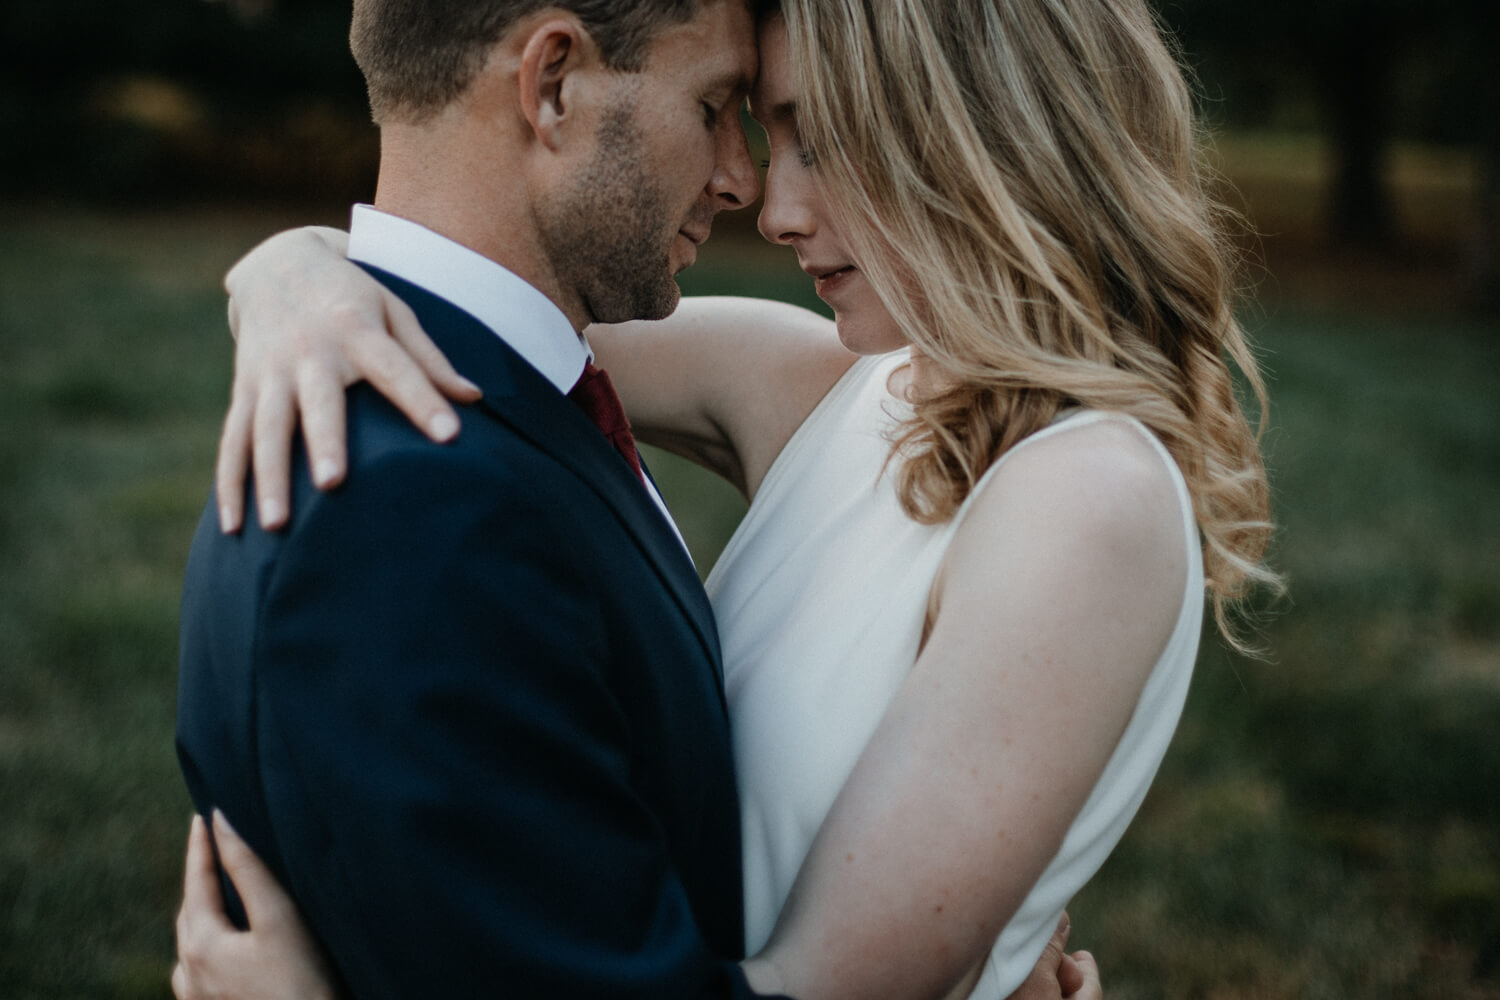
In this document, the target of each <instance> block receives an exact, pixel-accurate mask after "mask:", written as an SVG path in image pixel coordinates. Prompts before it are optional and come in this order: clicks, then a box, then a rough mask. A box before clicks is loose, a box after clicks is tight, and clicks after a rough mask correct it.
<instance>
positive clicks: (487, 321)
mask: <svg viewBox="0 0 1500 1000" xmlns="http://www.w3.org/2000/svg"><path fill="white" fill-rule="evenodd" d="M349 259H350V260H355V261H359V262H361V263H364V264H369V265H370V266H371V267H378V268H380V269H381V270H382V271H387V272H389V273H391V274H394V275H396V276H397V277H398V278H402V279H404V280H406V281H410V282H411V283H412V284H414V285H417V286H419V287H421V288H424V289H426V290H427V291H429V292H431V293H432V294H434V295H436V296H438V297H439V298H442V299H446V300H447V301H449V302H451V303H453V304H454V305H455V306H457V307H458V308H460V309H462V310H463V311H464V312H466V313H468V314H469V315H470V316H473V317H474V318H475V319H477V320H479V322H481V323H483V324H484V325H485V326H487V327H489V329H490V330H492V331H493V332H494V333H495V335H496V336H497V337H499V338H500V339H501V340H503V341H505V343H507V344H509V345H510V347H511V349H512V350H514V351H515V352H516V353H517V354H519V355H520V356H521V357H522V358H523V359H524V360H525V361H526V363H527V364H529V365H531V367H533V368H535V369H536V370H537V371H538V372H540V373H541V374H542V377H543V378H545V379H546V380H547V381H548V382H551V383H552V384H553V385H554V386H555V387H556V388H557V391H558V392H560V393H562V394H563V395H565V396H566V395H567V394H568V393H569V392H571V391H572V389H573V386H574V385H576V384H577V383H578V378H579V376H581V375H582V374H583V366H584V365H585V364H587V363H588V362H589V360H590V359H592V358H593V351H592V350H590V349H589V344H588V341H587V340H586V339H585V338H584V336H583V334H582V333H579V332H578V331H577V330H574V329H573V324H572V323H571V322H570V321H569V320H568V317H567V316H565V315H564V314H563V311H562V310H561V309H559V308H558V307H557V304H556V303H555V302H553V301H552V300H551V299H549V298H547V296H545V295H543V294H542V293H541V292H540V291H538V290H537V289H536V288H534V287H532V286H531V285H529V284H527V283H526V281H524V280H523V279H522V278H520V277H519V276H518V275H516V274H515V273H514V272H512V271H509V270H507V269H506V268H504V267H502V266H501V265H499V264H497V263H495V262H494V261H492V260H490V259H489V258H488V257H485V256H484V255H483V254H479V253H476V252H475V251H473V250H470V249H469V248H468V247H466V246H463V245H461V244H459V243H455V242H454V241H453V240H450V239H448V238H447V237H446V236H440V235H438V234H437V233H435V232H433V231H432V230H431V229H428V228H427V227H425V226H421V225H418V224H417V223H415V222H412V221H410V220H408V219H402V218H398V217H397V216H394V215H390V214H388V213H386V212H382V211H380V210H379V209H377V208H375V207H374V206H372V205H355V206H354V213H353V216H352V218H351V219H350V222H349ZM646 489H647V492H648V493H650V495H651V499H652V500H654V501H656V506H657V508H658V509H660V510H661V514H662V517H665V518H666V519H667V523H668V524H669V525H671V526H672V530H673V532H675V533H676V534H677V540H678V541H679V542H681V541H682V532H681V531H679V530H678V528H677V523H676V522H675V521H673V520H672V515H671V513H670V512H669V511H668V510H667V505H666V503H665V502H664V501H663V500H662V498H661V494H660V493H658V492H657V490H656V486H655V485H654V484H653V483H651V482H650V480H649V479H648V480H647V481H646ZM686 548H687V543H686V542H683V549H684V550H686Z"/></svg>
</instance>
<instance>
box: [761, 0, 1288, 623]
mask: <svg viewBox="0 0 1500 1000" xmlns="http://www.w3.org/2000/svg"><path fill="white" fill-rule="evenodd" d="M781 6H782V16H783V18H784V20H785V23H786V26H787V30H788V34H789V40H790V46H791V54H792V59H793V64H794V65H795V66H796V67H797V70H798V72H799V74H800V83H801V89H800V91H799V95H800V96H799V114H798V119H799V125H800V128H801V132H802V140H803V142H804V144H805V146H806V148H807V150H808V152H809V153H810V154H811V156H812V157H813V158H814V160H815V161H816V163H817V165H818V170H819V172H820V179H821V182H822V183H823V185H824V187H825V191H826V193H827V196H828V199H829V202H830V204H831V205H832V206H833V209H834V211H835V213H836V215H837V217H838V219H839V221H840V223H841V224H842V232H843V234H844V236H845V238H846V239H847V240H848V242H849V244H850V249H851V251H852V252H853V254H854V257H855V259H856V260H858V261H859V263H860V267H861V268H862V269H863V270H865V271H866V272H867V273H868V274H869V275H870V277H871V279H872V284H873V285H874V286H875V287H876V288H877V289H879V290H881V293H880V294H881V298H882V299H883V301H884V302H885V305H886V306H887V308H888V309H889V310H890V312H891V313H892V315H893V316H894V317H895V319H896V321H897V322H898V323H899V324H900V326H901V328H902V330H903V332H904V333H905V334H906V336H907V337H908V338H909V339H910V341H911V343H912V344H913V345H914V346H915V347H916V348H917V349H919V350H921V351H922V352H923V353H924V354H925V355H927V356H928V357H929V358H930V359H931V360H932V361H933V363H935V364H936V365H937V366H939V367H940V369H941V370H942V371H944V372H945V373H946V374H948V375H949V376H951V378H952V383H953V385H954V386H956V387H955V388H951V389H948V390H946V391H943V392H942V393H940V394H938V395H936V396H934V397H932V398H928V399H922V400H918V401H917V403H916V406H915V415H914V417H913V418H912V420H911V421H910V423H909V424H908V425H907V426H906V427H905V428H904V429H903V432H902V433H901V434H900V436H899V437H898V439H897V440H896V442H895V449H894V451H893V455H896V456H899V457H900V459H901V460H900V463H899V470H898V479H897V483H898V487H899V491H900V496H901V502H902V504H903V506H904V507H905V509H906V511H907V513H908V514H909V515H910V516H911V517H913V518H915V519H916V520H918V521H922V522H925V523H936V522H940V521H945V520H947V519H949V518H951V517H952V516H953V514H954V513H955V512H956V511H957V509H958V507H959V505H960V504H962V503H963V501H964V498H965V497H967V496H968V494H969V492H970V491H971V490H972V489H973V487H974V484H975V482H976V481H977V480H978V479H979V477H980V476H981V475H983V473H984V471H985V469H986V468H988V467H989V466H990V464H991V463H992V462H993V461H994V460H995V458H996V457H997V456H998V455H1000V454H1001V453H1003V452H1004V451H1005V450H1006V449H1008V448H1010V447H1011V446H1013V445H1014V444H1016V442H1018V441H1020V440H1021V439H1023V438H1025V437H1026V436H1027V435H1029V434H1031V433H1033V432H1035V431H1037V430H1039V429H1041V428H1042V427H1044V426H1046V425H1047V423H1048V422H1049V421H1051V420H1052V419H1053V418H1054V417H1055V416H1056V415H1057V414H1058V412H1059V411H1060V410H1061V409H1063V408H1064V407H1067V406H1086V407H1090V408H1095V409H1100V410H1111V411H1116V412H1120V413H1126V414H1130V415H1131V416H1134V417H1136V418H1138V419H1139V420H1140V421H1141V422H1142V423H1144V424H1145V425H1146V426H1147V427H1149V428H1150V429H1151V430H1152V431H1153V432H1154V433H1155V434H1156V435H1157V436H1158V437H1159V438H1160V439H1161V441H1162V442H1163V443H1164V444H1165V445H1166V447H1167V449H1168V450H1169V451H1170V452H1171V454H1172V456H1173V458H1174V459H1175V460H1176V462H1177V464H1178V466H1179V467H1180V468H1181V470H1182V473H1183V476H1184V477H1185V479H1186V480H1187V485H1188V489H1189V491H1190V492H1191V495H1192V498H1193V508H1194V513H1195V515H1196V517H1197V522H1198V526H1199V530H1200V532H1201V534H1202V540H1203V556H1204V571H1205V576H1206V582H1207V588H1208V592H1209V596H1210V597H1211V600H1212V604H1213V608H1214V615H1215V619H1216V621H1217V622H1218V624H1219V627H1220V630H1221V632H1222V634H1223V635H1224V636H1225V637H1226V639H1227V640H1228V641H1229V642H1230V643H1231V644H1233V645H1235V646H1236V647H1237V648H1240V649H1245V645H1244V640H1243V637H1242V636H1241V635H1240V633H1239V631H1238V630H1237V629H1236V627H1235V625H1234V622H1233V620H1232V615H1231V613H1230V612H1231V611H1232V609H1233V606H1234V605H1235V604H1236V603H1237V600H1238V599H1239V598H1241V597H1243V596H1244V595H1245V594H1246V592H1247V591H1248V590H1249V589H1250V588H1251V587H1252V586H1253V585H1254V584H1255V583H1257V582H1262V583H1268V584H1272V585H1275V584H1277V583H1278V580H1277V577H1276V575H1275V574H1274V573H1273V572H1271V571H1270V570H1269V569H1268V568H1267V567H1266V566H1265V565H1264V563H1263V559H1264V556H1265V552H1266V547H1267V545H1268V543H1269V540H1270V536H1271V531H1272V526H1271V521H1270V510H1269V508H1270V498H1269V489H1268V486H1267V482H1266V474H1265V468H1264V466H1263V464H1262V460H1261V454H1260V447H1259V438H1260V433H1261V431H1262V430H1263V429H1264V424H1265V413H1266V395H1265V389H1264V385H1263V383H1262V381H1261V378H1260V375H1259V372H1258V370H1257V365H1256V362H1255V358H1254V356H1253V354H1252V353H1251V350H1250V348H1249V345H1248V344H1247V342H1246V339H1245V336H1244V333H1243V331H1242V330H1241V328H1240V326H1239V324H1238V322H1237V321H1236V320H1235V317H1234V315H1233V311H1232V305H1233V299H1234V297H1235V291H1236V289H1235V285H1234V282H1235V273H1236V266H1235V265H1236V263H1237V254H1236V252H1235V250H1234V247H1233V244H1232V243H1231V241H1230V239H1229V237H1228V235H1227V228H1228V227H1227V222H1228V216H1227V214H1226V213H1225V212H1224V211H1223V210H1222V209H1221V208H1219V207H1218V206H1217V205H1216V204H1215V203H1214V201H1213V200H1212V199H1211V198H1210V197H1209V195H1208V193H1207V191H1206V184H1205V178H1204V175H1203V172H1202V170H1201V168H1200V165H1199V161H1198V156H1197V151H1196V148H1195V147H1196V132H1195V126H1194V119H1193V107H1192V98H1191V94H1190V92H1189V90H1188V86H1187V84H1186V82H1185V81H1184V78H1183V74H1182V71H1181V69H1180V67H1179V66H1178V63H1177V61H1176V59H1175V58H1174V57H1173V54H1172V52H1171V51H1169V49H1168V46H1167V44H1166V43H1165V41H1164V38H1163V35H1162V32H1161V31H1160V30H1159V29H1158V26H1157V24H1156V23H1155V21H1154V20H1153V18H1152V16H1151V14H1150V12H1149V10H1148V9H1147V7H1146V4H1145V3H1144V0H783V3H782V5H781ZM1230 359H1232V360H1233V362H1234V364H1235V365H1236V366H1237V367H1238V368H1239V369H1240V372H1241V373H1242V375H1243V377H1244V380H1245V383H1246V384H1247V385H1248V386H1249V388H1250V390H1251V391H1252V392H1253V394H1254V395H1255V397H1256V399H1257V401H1258V403H1259V412H1260V420H1259V426H1258V427H1257V428H1256V429H1254V430H1252V428H1251V426H1250V424H1249V422H1248V420H1247V419H1246V416H1245V412H1244V410H1243V408H1242V407H1241V404H1240V401H1239V399H1238V398H1237V396H1236V392H1235V387H1234V381H1233V377H1232V375H1231V372H1230V368H1229V364H1228V362H1229V360H1230Z"/></svg>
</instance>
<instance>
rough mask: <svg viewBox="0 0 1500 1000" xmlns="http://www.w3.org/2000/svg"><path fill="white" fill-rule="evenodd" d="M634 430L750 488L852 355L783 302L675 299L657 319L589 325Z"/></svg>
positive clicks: (823, 323) (809, 315) (824, 325)
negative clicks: (672, 308) (676, 302)
mask: <svg viewBox="0 0 1500 1000" xmlns="http://www.w3.org/2000/svg"><path fill="white" fill-rule="evenodd" d="M588 337H589V342H590V344H591V345H592V346H593V348H594V351H595V354H596V356H597V357H598V359H599V363H600V365H601V366H602V367H604V368H606V369H608V370H609V372H610V376H611V378H612V379H613V381H614V383H615V386H616V388H617V389H618V391H619V393H620V398H621V399H622V400H623V401H624V404H625V409H626V410H627V412H628V413H629V414H630V420H631V424H632V426H633V427H634V428H635V432H636V435H637V436H638V437H639V438H640V439H641V440H643V441H646V442H648V443H650V444H654V445H657V446H659V447H662V448H666V449H667V450H669V451H673V452H676V453H677V454H680V455H683V456H685V457H687V458H690V459H692V460H693V461H695V462H698V463H699V464H700V465H704V466H706V467H708V468H709V469H711V470H713V471H715V472H717V473H719V474H720V475H722V476H724V477H725V478H726V479H728V480H730V482H732V483H734V484H735V485H736V486H738V487H739V488H740V489H741V491H742V492H744V493H746V495H752V494H753V493H754V491H755V488H756V487H757V486H758V485H759V483H760V480H761V477H763V476H764V475H765V472H766V470H767V469H768V468H769V467H770V464H771V462H772V461H773V460H774V459H775V457H776V455H777V454H778V453H779V452H780V451H781V448H782V446H783V445H785V444H786V442H787V440H788V439H789V438H790V437H791V436H792V433H793V432H794V431H795V430H796V429H797V427H798V426H799V425H800V424H801V423H802V421H803V420H804V419H805V418H806V417H807V415H808V413H810V412H811V411H812V409H813V407H815V406H816V405H817V404H818V401H819V400H821V399H822V398H823V396H824V394H825V393H827V391H828V389H829V388H830V387H831V386H832V385H833V383H834V382H836V381H837V380H838V378H839V376H840V375H842V374H843V373H844V372H845V371H847V370H848V368H849V366H850V365H851V364H853V362H854V355H852V354H850V353H849V352H848V351H847V350H845V349H844V347H843V345H842V344H840V343H839V340H838V335H837V333H836V332H835V330H834V326H833V322H832V321H831V320H828V319H825V318H823V317H822V316H819V315H817V314H816V313H813V312H810V311H808V310H806V309H802V308H799V307H797V306H792V305H788V304H786V303H783V302H775V301H770V300H762V299H748V298H732V297H728V296H711V297H700V298H688V299H683V301H682V303H681V305H679V306H678V308H677V311H676V312H674V313H673V314H672V315H671V316H670V317H668V318H667V319H665V320H659V321H655V322H635V323H621V324H615V325H608V326H602V325H601V326H593V327H590V328H589V330H588Z"/></svg>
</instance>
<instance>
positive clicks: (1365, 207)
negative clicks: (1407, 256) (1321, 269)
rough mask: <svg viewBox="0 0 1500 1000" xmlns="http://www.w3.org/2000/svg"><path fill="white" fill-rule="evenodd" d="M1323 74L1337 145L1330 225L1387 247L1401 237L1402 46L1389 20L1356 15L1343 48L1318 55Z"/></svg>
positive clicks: (1343, 237)
mask: <svg viewBox="0 0 1500 1000" xmlns="http://www.w3.org/2000/svg"><path fill="white" fill-rule="evenodd" d="M1318 59H1319V60H1320V61H1319V64H1318V71H1317V72H1318V78H1319V84H1320V87H1319V89H1320V91H1321V97H1322V100H1323V105H1324V113H1325V114H1326V115H1327V128H1328V134H1329V138H1330V140H1331V142H1332V147H1333V150H1332V151H1333V172H1332V176H1331V177H1330V183H1331V185H1332V187H1331V190H1330V191H1329V192H1328V225H1329V230H1330V235H1331V236H1332V237H1333V238H1334V240H1335V241H1336V242H1339V243H1345V244H1355V245H1359V246H1371V247H1378V246H1385V245H1387V244H1389V243H1391V242H1392V241H1393V240H1394V239H1395V235H1396V232H1395V218H1394V214H1393V212H1392V210H1391V195H1390V188H1389V186H1388V185H1387V183H1386V176H1385V167H1386V157H1387V154H1388V153H1389V150H1390V119H1391V102H1392V100H1393V87H1392V83H1393V80H1392V73H1393V68H1394V67H1393V64H1394V61H1395V52H1394V50H1393V46H1392V45H1391V33H1390V30H1389V28H1388V26H1387V25H1386V24H1385V23H1384V19H1383V18H1380V17H1379V16H1378V14H1376V13H1374V12H1371V13H1370V14H1368V15H1367V16H1364V17H1361V18H1358V19H1355V20H1352V21H1351V22H1350V23H1349V27H1348V30H1347V32H1346V33H1345V34H1344V35H1343V37H1341V38H1339V39H1338V42H1337V51H1336V52H1328V51H1324V52H1322V53H1320V55H1319V56H1318Z"/></svg>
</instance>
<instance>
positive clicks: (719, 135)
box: [541, 0, 759, 323]
mask: <svg viewBox="0 0 1500 1000" xmlns="http://www.w3.org/2000/svg"><path fill="white" fill-rule="evenodd" d="M754 39H755V34H754V25H753V22H752V19H751V16H750V13H749V11H748V10H747V9H746V7H745V5H744V4H743V3H742V2H741V0H710V2H708V3H705V4H704V6H703V8H702V9H701V10H700V11H699V12H698V14H697V16H696V17H694V18H693V19H692V20H691V21H688V22H687V23H685V24H681V25H674V26H672V27H668V28H665V29H663V30H662V31H661V32H660V33H659V34H658V35H657V36H656V38H655V39H654V40H653V42H652V45H651V48H650V50H649V53H648V57H647V61H646V66H645V68H644V69H643V70H642V71H641V72H639V73H621V74H619V80H620V83H621V87H620V92H619V95H618V97H617V99H616V100H615V102H614V103H613V104H612V106H611V107H609V108H608V109H607V110H606V112H605V114H604V116H603V119H602V121H601V124H600V127H599V129H598V133H597V136H596V148H595V150H594V154H593V157H592V158H591V160H590V161H589V162H588V164H587V165H586V166H585V168H584V169H582V170H581V171H580V172H579V174H578V176H577V178H576V179H575V180H574V182H573V184H572V185H571V190H570V192H569V196H568V197H565V198H563V199H561V201H560V208H559V209H558V210H557V211H554V212H550V213H548V214H547V215H546V217H544V218H542V219H541V234H542V240H543V243H544V246H545V249H546V251H547V253H548V255H549V257H551V259H552V262H553V266H554V268H555V269H556V271H557V273H558V276H559V278H560V279H561V281H562V283H563V284H564V285H565V286H567V287H571V288H576V289H577V290H578V293H579V296H580V298H581V300H582V302H583V306H584V308H585V310H586V311H587V312H588V314H589V318H590V319H591V320H593V321H595V322H605V323H617V322H623V321H625V320H629V319H661V318H662V317H664V316H667V315H670V314H671V312H672V310H673V309H675V308H676V307H677V301H678V299H679V298H680V295H681V293H680V292H679V290H678V288H677V282H676V280H675V275H676V274H677V273H678V272H679V271H681V270H683V269H684V268H686V267H688V266H690V265H691V264H692V263H693V262H694V261H695V260H696V259H697V256H698V246H699V244H701V243H702V242H703V241H704V240H705V239H707V238H708V233H709V229H710V227H711V226H712V224H713V217H714V216H715V215H716V214H718V213H719V212H720V211H721V210H723V209H726V208H741V207H743V206H745V205H747V204H749V203H750V202H752V201H754V200H755V197H756V194H757V188H758V184H759V181H758V179H757V177H756V173H755V168H754V166H753V165H752V164H751V162H750V153H749V149H748V147H747V146H746V143H745V133H744V129H743V128H742V127H741V125H740V115H739V110H740V104H741V102H742V101H743V99H744V97H745V94H746V92H747V91H748V89H749V86H750V82H751V81H752V80H753V79H754V77H755V70H756V51H755V41H754Z"/></svg>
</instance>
